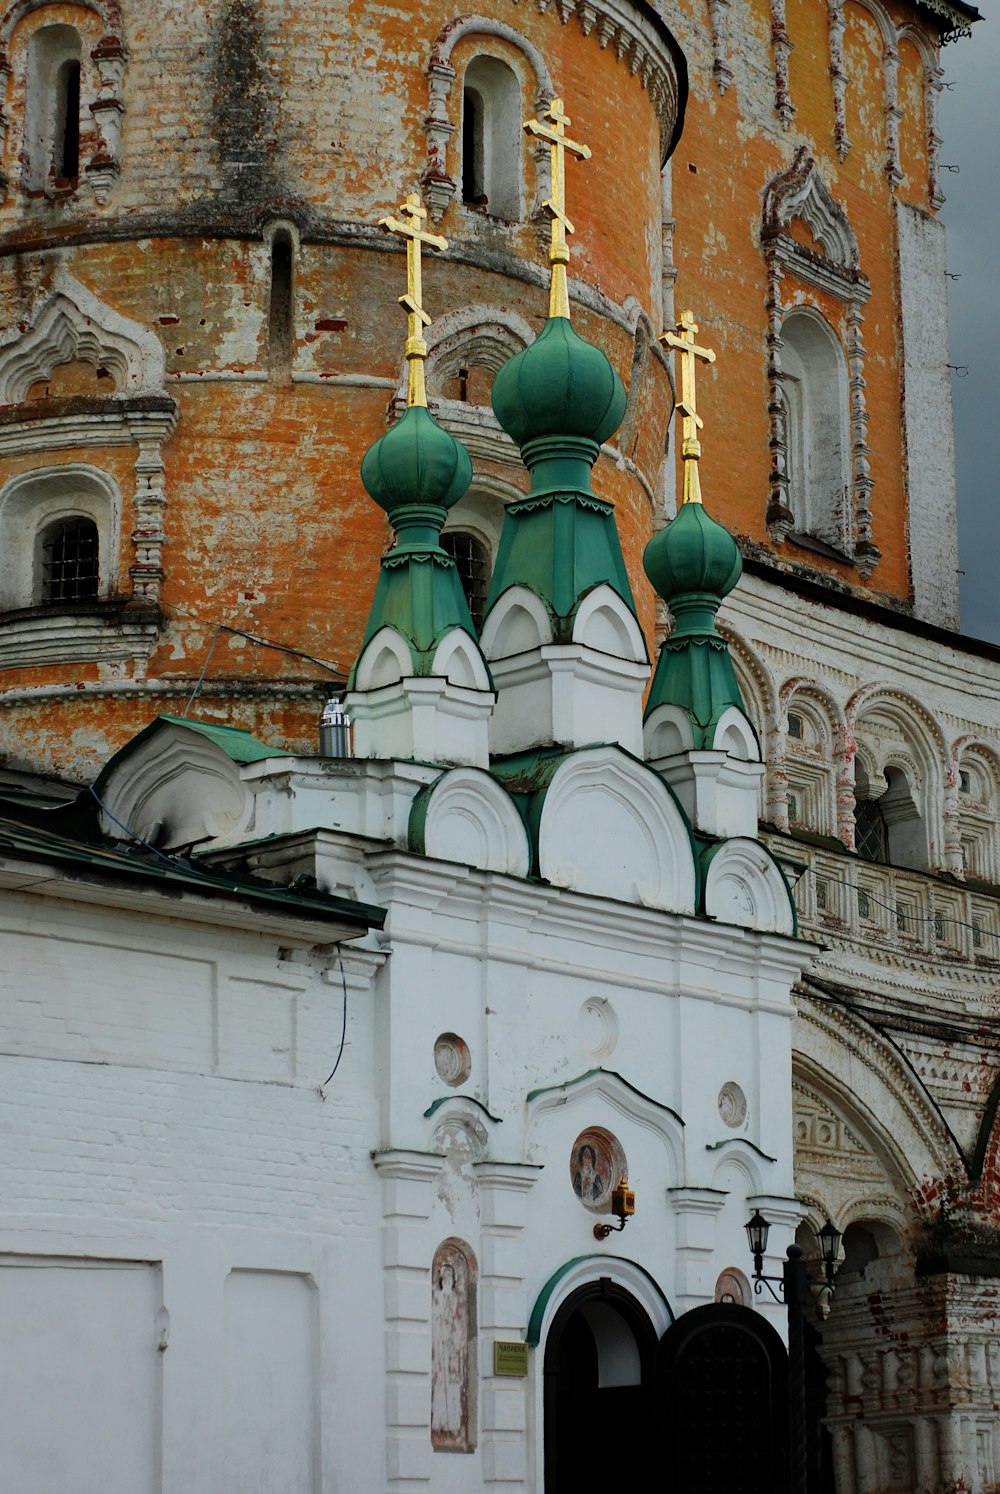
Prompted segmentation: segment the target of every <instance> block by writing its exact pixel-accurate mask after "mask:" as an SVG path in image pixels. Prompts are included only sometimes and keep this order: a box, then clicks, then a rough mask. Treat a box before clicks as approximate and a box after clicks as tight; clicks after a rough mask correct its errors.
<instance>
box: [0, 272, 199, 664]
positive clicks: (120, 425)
mask: <svg viewBox="0 0 1000 1494" xmlns="http://www.w3.org/2000/svg"><path fill="white" fill-rule="evenodd" d="M73 363H77V364H80V363H83V364H88V365H90V366H91V367H92V368H93V369H95V370H99V371H104V372H106V373H108V374H110V376H111V380H112V381H113V384H114V392H113V393H109V394H105V393H103V392H102V393H97V394H88V395H79V396H75V397H74V398H73V400H72V403H71V404H70V403H68V402H67V401H58V400H49V401H45V400H41V401H36V400H29V399H28V395H29V393H30V391H31V388H32V386H33V385H35V384H38V383H40V382H43V381H48V380H49V379H51V377H52V375H53V374H54V373H55V371H56V370H57V369H58V368H59V367H61V366H64V365H66V364H73ZM164 372H165V370H164V357H163V348H162V346H161V344H160V341H159V339H158V338H157V337H156V335H155V334H154V333H153V332H151V331H150V330H149V328H147V327H143V326H141V325H140V324H139V323H138V322H135V321H132V320H131V319H130V318H129V317H125V316H123V315H121V313H119V312H117V311H115V310H113V308H112V307H110V306H107V305H105V304H104V303H103V302H101V301H99V300H98V299H97V297H96V296H95V295H93V293H92V292H91V291H89V290H87V288H86V287H85V286H83V285H81V284H80V282H79V281H77V280H75V279H73V277H72V276H71V275H69V274H68V273H66V272H65V271H64V270H57V271H56V273H55V275H54V276H53V279H52V283H51V285H50V286H48V287H47V288H46V290H45V291H44V292H42V293H41V294H39V295H38V296H37V298H36V302H35V309H34V312H33V314H32V315H31V317H30V320H29V323H28V326H27V329H26V330H25V331H24V332H23V333H22V332H16V333H15V334H14V335H13V336H10V335H8V337H7V338H6V340H5V341H4V342H2V343H0V403H2V404H4V405H6V406H8V407H9V408H8V412H7V417H8V418H7V420H6V421H5V422H4V425H3V428H2V429H0V459H2V458H31V459H34V460H35V461H38V460H39V457H40V456H41V457H42V458H43V459H47V458H48V457H49V456H50V454H51V453H53V452H57V451H72V450H74V449H76V450H79V449H81V448H86V449H87V451H88V454H89V461H90V463H91V465H94V466H98V467H99V466H100V463H101V457H100V453H101V452H102V451H104V450H108V449H109V448H112V447H125V448H132V449H133V450H134V453H135V458H134V469H133V470H134V488H133V490H132V491H131V492H130V491H129V490H128V486H127V485H126V484H122V486H121V493H120V500H121V501H120V503H118V502H117V501H116V503H115V504H113V505H112V507H111V509H109V511H108V514H107V518H108V520H109V521H110V522H112V529H109V530H108V532H107V534H106V535H102V543H106V544H107V546H108V553H109V554H110V553H111V552H112V550H115V551H117V550H118V549H119V547H120V538H121V536H120V532H119V520H120V521H121V523H122V524H124V525H125V532H126V534H127V535H128V537H129V539H130V541H131V558H130V563H129V564H128V569H127V574H126V573H125V571H124V569H123V572H122V574H121V575H120V576H115V577H111V576H109V577H107V578H106V585H108V586H111V585H112V584H113V585H114V588H115V591H116V594H120V595H121V596H122V597H125V598H127V599H128V600H129V601H130V602H132V603H133V604H136V605H137V606H138V607H140V608H145V609H147V611H148V610H149V609H152V608H155V606H156V605H157V603H158V601H159V597H160V591H161V587H162V582H163V578H164V574H165V572H164V569H163V558H164V556H163V551H164V546H165V543H166V540H167V532H166V529H165V527H164V516H165V513H166V508H167V494H166V490H165V481H164V475H165V470H166V469H165V464H164V460H163V447H164V445H165V443H166V442H167V440H168V439H169V438H170V436H171V434H172V432H173V430H174V427H175V425H176V422H177V404H176V401H175V400H174V399H173V398H172V396H171V395H169V394H168V393H167V392H166V389H165V387H164ZM99 527H100V526H99ZM124 553H125V554H128V551H127V550H126V551H125V552H124ZM19 626H20V625H19ZM122 627H124V624H122ZM122 627H119V628H118V631H117V633H116V631H115V629H114V628H108V627H104V626H103V625H102V626H101V627H100V628H98V629H97V631H96V632H93V630H92V633H93V636H89V635H88V640H87V643H86V648H87V650H88V651H87V652H85V653H83V654H74V655H71V656H70V657H74V658H75V657H80V658H90V657H92V656H93V657H95V658H98V659H101V658H111V657H112V656H113V657H115V658H117V657H123V656H124V657H133V656H134V657H140V656H141V657H145V656H146V654H148V651H149V647H150V643H151V639H152V637H153V636H154V635H153V633H150V632H149V629H150V628H153V629H154V631H155V621H152V620H150V619H149V618H147V619H146V622H144V624H143V627H144V628H145V629H146V631H145V632H143V633H142V635H141V637H140V636H139V635H138V634H136V633H135V630H134V629H132V630H131V631H130V630H129V629H125V631H124V632H123V631H122ZM6 632H7V635H9V636H8V642H9V644H10V646H11V648H15V649H16V647H18V646H20V645H21V644H25V645H26V644H27V642H28V641H30V640H27V639H26V638H21V637H20V635H17V634H16V630H15V632H11V631H10V629H9V628H8V629H7V630H6ZM22 632H23V630H22ZM126 634H127V636H126ZM36 643H37V644H38V645H39V646H40V647H42V648H43V652H44V651H45V650H48V655H47V656H48V657H51V659H52V660H56V659H59V658H62V657H64V651H62V652H61V651H60V650H61V645H60V644H59V642H58V638H56V637H55V635H53V637H52V639H50V640H49V642H46V641H45V640H38V639H36V640H34V641H33V642H32V647H34V646H35V644H36ZM50 643H51V647H50ZM77 643H78V644H82V640H81V639H78V640H77ZM109 649H110V650H111V653H109V652H108V650H109ZM122 650H124V651H125V653H124V655H123V653H122ZM129 650H138V651H139V652H138V653H133V654H130V653H129ZM3 656H4V653H3V650H2V649H0V658H2V657H3Z"/></svg>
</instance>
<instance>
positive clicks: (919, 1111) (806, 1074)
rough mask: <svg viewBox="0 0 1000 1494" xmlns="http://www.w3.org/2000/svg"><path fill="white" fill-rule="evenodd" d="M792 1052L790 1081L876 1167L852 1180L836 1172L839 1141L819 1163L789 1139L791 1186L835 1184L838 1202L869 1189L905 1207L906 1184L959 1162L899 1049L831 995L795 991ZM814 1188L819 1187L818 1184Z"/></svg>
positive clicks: (839, 1161) (959, 1165)
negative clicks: (845, 1129) (828, 1111)
mask: <svg viewBox="0 0 1000 1494" xmlns="http://www.w3.org/2000/svg"><path fill="white" fill-rule="evenodd" d="M797 1004H798V1011H799V1020H798V1021H797V1022H796V1024H795V1034H794V1037H795V1047H794V1050H793V1054H792V1070H793V1085H794V1086H797V1089H798V1092H799V1093H800V1094H801V1093H807V1094H810V1095H812V1096H814V1097H816V1098H818V1099H819V1100H821V1101H823V1102H825V1103H826V1104H827V1105H828V1106H829V1105H832V1106H833V1107H834V1110H835V1112H836V1113H837V1114H839V1116H840V1117H842V1118H843V1120H844V1121H845V1122H846V1124H847V1125H848V1126H849V1127H851V1128H852V1129H853V1131H854V1134H855V1136H856V1138H857V1140H858V1142H859V1143H860V1150H862V1151H866V1152H868V1153H869V1154H870V1155H872V1156H874V1157H876V1158H877V1159H878V1162H879V1172H878V1173H876V1172H875V1171H873V1170H869V1171H870V1175H869V1176H859V1177H858V1178H857V1179H855V1180H849V1179H845V1180H844V1181H843V1182H842V1183H839V1184H838V1183H837V1179H838V1178H844V1176H845V1173H846V1171H847V1169H846V1168H845V1167H844V1166H843V1165H842V1155H843V1147H840V1146H834V1147H832V1149H831V1150H830V1154H829V1155H830V1169H829V1176H827V1172H826V1170H825V1169H823V1168H821V1167H819V1168H817V1167H815V1166H814V1164H810V1165H806V1164H805V1163H804V1162H803V1161H801V1160H800V1159H801V1158H802V1155H803V1148H802V1143H801V1140H800V1139H799V1140H797V1142H796V1185H797V1186H798V1185H799V1183H800V1181H801V1184H802V1186H804V1187H805V1188H807V1189H808V1188H809V1187H812V1186H814V1184H813V1182H812V1181H811V1170H815V1171H817V1172H818V1173H819V1175H820V1177H821V1178H822V1179H824V1180H825V1182H824V1183H823V1184H822V1186H825V1187H826V1188H827V1189H830V1188H831V1187H833V1186H834V1185H835V1184H836V1186H838V1187H840V1188H841V1193H840V1195H838V1196H839V1197H840V1203H839V1205H838V1207H839V1208H842V1209H847V1208H848V1207H850V1206H852V1200H853V1199H855V1198H858V1199H864V1198H867V1197H873V1196H874V1194H875V1193H876V1192H877V1193H878V1194H879V1196H884V1195H885V1193H886V1191H887V1185H888V1192H889V1194H890V1196H891V1197H893V1198H896V1199H898V1200H899V1201H900V1203H901V1205H903V1206H904V1207H905V1205H906V1203H907V1200H908V1198H909V1195H910V1190H911V1189H913V1188H915V1187H917V1186H918V1185H919V1183H920V1181H921V1179H922V1178H924V1177H943V1176H944V1175H945V1174H946V1173H948V1172H950V1171H954V1170H955V1169H959V1168H962V1167H963V1165H964V1164H963V1160H962V1155H961V1151H960V1149H959V1146H958V1143H957V1142H956V1140H955V1138H954V1136H953V1135H952V1133H951V1131H950V1129H949V1127H948V1125H947V1123H946V1121H945V1119H944V1117H943V1116H942V1114H941V1112H940V1110H939V1109H938V1107H937V1106H936V1105H935V1103H934V1101H933V1100H932V1099H931V1097H930V1095H929V1094H928V1092H927V1089H926V1088H925V1086H924V1085H923V1084H922V1083H921V1081H920V1079H919V1078H918V1077H917V1075H916V1073H915V1072H914V1070H913V1068H912V1067H911V1065H910V1064H909V1063H908V1062H907V1060H906V1059H905V1058H904V1057H903V1055H902V1054H901V1053H900V1051H899V1050H898V1049H897V1048H896V1047H895V1046H894V1045H893V1044H892V1043H890V1042H889V1041H888V1040H887V1039H886V1038H884V1037H883V1036H882V1035H881V1034H880V1033H879V1032H877V1031H876V1030H875V1029H874V1028H873V1027H870V1026H869V1025H868V1024H866V1023H864V1022H861V1021H859V1020H858V1019H857V1018H856V1017H855V1016H854V1014H853V1013H851V1012H849V1011H848V1010H847V1008H846V1007H845V1006H843V1005H841V1004H840V1003H839V1002H838V1001H837V1000H836V999H835V998H832V997H831V998H822V999H821V998H818V997H814V996H809V995H800V996H799V997H798V998H797ZM815 1186H821V1185H820V1184H819V1183H817V1184H815Z"/></svg>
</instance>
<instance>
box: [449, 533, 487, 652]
mask: <svg viewBox="0 0 1000 1494" xmlns="http://www.w3.org/2000/svg"><path fill="white" fill-rule="evenodd" d="M441 548H442V549H443V550H444V552H445V554H446V555H450V556H451V558H452V560H453V561H454V562H455V565H456V567H457V569H458V579H459V580H460V581H461V583H462V590H463V591H464V592H465V600H466V601H467V602H468V604H469V611H470V613H471V614H472V621H473V623H474V624H475V626H476V629H477V630H478V629H480V628H481V627H482V625H483V616H484V614H485V611H486V594H487V592H488V590H489V584H490V557H489V552H488V550H487V549H486V546H485V545H483V544H480V542H479V540H477V539H474V538H473V536H472V535H471V534H463V533H462V532H461V531H460V530H454V531H453V532H452V533H450V534H442V536H441Z"/></svg>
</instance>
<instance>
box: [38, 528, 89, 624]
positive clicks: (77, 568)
mask: <svg viewBox="0 0 1000 1494" xmlns="http://www.w3.org/2000/svg"><path fill="white" fill-rule="evenodd" d="M38 539H39V556H38V567H37V574H38V585H37V592H38V594H37V596H36V598H35V600H36V601H39V602H43V603H44V602H48V603H55V602H61V603H66V602H90V601H94V600H95V599H96V597H97V591H98V580H99V575H100V566H99V560H100V555H99V540H98V533H97V525H96V524H95V523H94V521H93V519H87V518H83V517H81V516H80V515H78V514H74V515H73V516H72V517H71V518H68V519H56V520H55V521H54V523H51V524H47V525H46V526H45V528H44V529H43V530H41V532H40V533H39V537H38Z"/></svg>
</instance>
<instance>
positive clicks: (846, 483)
mask: <svg viewBox="0 0 1000 1494" xmlns="http://www.w3.org/2000/svg"><path fill="white" fill-rule="evenodd" d="M781 343H782V347H781V397H782V404H783V408H784V415H785V423H786V461H787V468H788V502H789V507H790V509H791V511H792V515H793V520H794V524H795V528H796V530H797V531H798V532H799V533H801V534H802V535H808V536H811V537H812V538H814V539H819V540H822V541H823V542H824V543H825V544H827V545H830V546H832V547H833V548H834V549H836V550H838V551H840V552H842V553H844V554H845V555H846V552H847V551H848V550H849V548H850V543H851V509H850V463H849V447H850V438H849V426H848V404H847V370H846V366H845V362H844V354H843V349H842V348H841V346H840V342H839V339H838V338H837V335H836V333H835V332H834V331H833V328H832V327H830V326H829V324H828V323H827V322H826V321H825V320H824V319H823V317H821V316H820V315H819V313H818V312H816V311H813V310H812V309H811V308H809V307H796V308H795V309H794V310H792V311H790V312H789V313H788V314H787V316H786V317H785V319H784V321H783V323H782V326H781Z"/></svg>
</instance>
